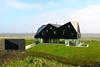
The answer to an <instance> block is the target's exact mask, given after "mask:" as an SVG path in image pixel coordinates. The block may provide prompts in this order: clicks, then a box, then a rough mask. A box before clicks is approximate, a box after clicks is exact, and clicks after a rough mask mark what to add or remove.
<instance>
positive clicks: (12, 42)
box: [0, 38, 25, 51]
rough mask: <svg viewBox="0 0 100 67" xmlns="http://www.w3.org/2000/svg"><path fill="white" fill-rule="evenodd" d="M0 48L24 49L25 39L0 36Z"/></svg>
mask: <svg viewBox="0 0 100 67" xmlns="http://www.w3.org/2000/svg"><path fill="white" fill-rule="evenodd" d="M0 50H21V51H23V50H25V39H20V38H4V39H3V38H2V39H0Z"/></svg>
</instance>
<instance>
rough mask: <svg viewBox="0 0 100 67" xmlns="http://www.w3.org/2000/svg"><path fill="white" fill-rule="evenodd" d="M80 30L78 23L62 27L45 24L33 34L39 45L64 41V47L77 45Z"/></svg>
mask: <svg viewBox="0 0 100 67" xmlns="http://www.w3.org/2000/svg"><path fill="white" fill-rule="evenodd" d="M80 37H81V33H80V28H79V24H78V22H75V21H71V22H68V23H66V24H64V25H57V24H47V25H42V26H41V27H40V28H39V29H38V31H37V32H36V34H35V38H36V39H37V40H38V41H40V43H59V42H60V40H64V43H65V44H66V45H73V46H76V45H79V43H80Z"/></svg>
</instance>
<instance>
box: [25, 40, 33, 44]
mask: <svg viewBox="0 0 100 67" xmlns="http://www.w3.org/2000/svg"><path fill="white" fill-rule="evenodd" d="M34 41H35V39H25V45H29V44H32V43H34Z"/></svg>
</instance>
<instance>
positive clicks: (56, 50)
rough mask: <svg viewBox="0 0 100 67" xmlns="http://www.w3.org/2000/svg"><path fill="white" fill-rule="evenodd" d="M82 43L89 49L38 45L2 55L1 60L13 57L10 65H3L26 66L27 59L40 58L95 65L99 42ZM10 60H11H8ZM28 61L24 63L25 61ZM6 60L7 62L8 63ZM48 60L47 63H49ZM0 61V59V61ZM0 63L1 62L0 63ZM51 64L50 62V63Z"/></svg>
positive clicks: (97, 59)
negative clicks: (12, 53)
mask: <svg viewBox="0 0 100 67" xmlns="http://www.w3.org/2000/svg"><path fill="white" fill-rule="evenodd" d="M84 43H86V44H88V45H89V47H74V46H70V47H67V46H65V45H62V44H59V45H57V44H52V45H51V44H38V45H37V46H35V47H32V48H31V49H28V50H27V51H26V52H24V53H23V52H22V53H21V54H20V53H14V55H15V56H14V55H11V56H9V54H6V55H2V57H1V58H4V61H6V60H7V59H8V60H11V59H12V57H15V58H14V60H13V59H12V60H11V63H8V62H4V65H7V64H8V65H9V64H14V65H16V63H18V64H19V63H21V64H27V63H28V62H31V60H32V59H31V60H30V59H29V57H32V58H34V57H38V58H39V57H42V58H46V59H49V60H55V61H57V62H59V63H62V64H65V65H75V66H76V65H80V66H82V65H90V66H93V65H95V63H96V62H100V42H99V41H84ZM10 58H11V59H10ZM27 58H28V59H29V60H27V61H26V59H27ZM8 60H7V61H8ZM49 60H48V61H49ZM0 61H1V59H0ZM1 62H2V61H1ZM51 62H52V61H51ZM31 64H32V65H34V64H33V63H29V65H30V67H31ZM51 67H52V66H51Z"/></svg>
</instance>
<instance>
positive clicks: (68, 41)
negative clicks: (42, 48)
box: [36, 38, 80, 46]
mask: <svg viewBox="0 0 100 67" xmlns="http://www.w3.org/2000/svg"><path fill="white" fill-rule="evenodd" d="M36 41H38V42H39V43H56V44H57V43H59V44H60V43H61V44H65V45H67V46H78V45H80V39H42V38H38V39H36Z"/></svg>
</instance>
